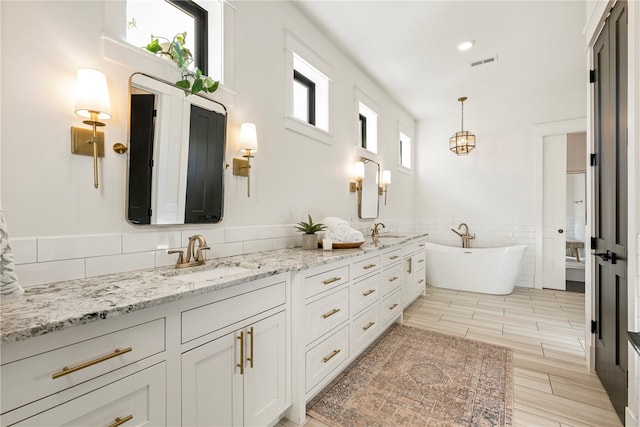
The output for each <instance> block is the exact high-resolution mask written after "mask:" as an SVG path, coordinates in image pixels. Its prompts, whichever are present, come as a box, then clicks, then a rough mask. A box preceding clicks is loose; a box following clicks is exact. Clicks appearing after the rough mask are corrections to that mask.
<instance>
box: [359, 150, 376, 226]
mask: <svg viewBox="0 0 640 427" xmlns="http://www.w3.org/2000/svg"><path fill="white" fill-rule="evenodd" d="M360 161H361V162H363V163H364V178H363V179H362V184H361V188H360V191H359V193H358V218H360V219H376V218H378V215H379V214H380V198H379V194H378V183H379V182H380V164H379V163H378V162H376V161H375V160H372V159H369V158H367V157H360Z"/></svg>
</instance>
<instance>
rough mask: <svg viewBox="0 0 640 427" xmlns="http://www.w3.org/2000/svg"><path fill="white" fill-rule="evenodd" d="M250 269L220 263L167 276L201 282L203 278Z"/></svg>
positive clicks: (220, 276)
mask: <svg viewBox="0 0 640 427" xmlns="http://www.w3.org/2000/svg"><path fill="white" fill-rule="evenodd" d="M250 270H251V269H250V268H246V267H239V266H236V265H221V266H218V267H214V268H210V269H208V270H202V271H195V272H193V273H183V274H177V275H171V276H169V277H171V278H172V279H177V280H181V281H183V282H201V281H203V280H215V279H222V278H224V277H229V276H234V275H236V274H241V273H246V272H248V271H250Z"/></svg>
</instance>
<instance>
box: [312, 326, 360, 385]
mask: <svg viewBox="0 0 640 427" xmlns="http://www.w3.org/2000/svg"><path fill="white" fill-rule="evenodd" d="M348 357H349V326H345V327H344V328H342V329H340V330H339V331H338V332H336V333H335V334H333V335H331V336H330V337H329V338H327V339H326V340H324V341H322V342H321V343H320V344H318V345H316V346H315V347H313V348H311V349H310V350H308V351H307V353H306V354H305V366H306V371H305V391H307V392H308V391H309V390H311V389H312V388H313V387H315V386H316V385H317V384H318V383H319V382H320V381H322V380H323V379H324V378H325V377H326V376H327V375H329V374H330V373H331V372H332V371H333V370H334V369H336V368H337V367H338V366H339V365H340V364H341V363H342V362H343V361H344V360H346V359H347V358H348Z"/></svg>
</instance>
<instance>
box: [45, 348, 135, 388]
mask: <svg viewBox="0 0 640 427" xmlns="http://www.w3.org/2000/svg"><path fill="white" fill-rule="evenodd" d="M131 350H132V348H131V347H127V348H125V349H122V350H120V349H119V348H116V349H115V351H114V352H113V353H110V354H107V355H106V356H102V357H98V358H97V359H93V360H90V361H88V362H84V363H81V364H79V365H76V366H72V367H71V368H69V367H67V366H65V367H64V368H62V370H61V371H59V372H56V373H55V374H53V375H51V378H53V379H54V380H55V379H56V378H60V377H64V376H65V375H69V374H70V373H72V372H76V371H79V370H81V369H84V368H88V367H89V366H93V365H96V364H98V363H101V362H104V361H107V360H109V359H113V358H114V357H118V356H121V355H123V354H125V353H129V352H130V351H131Z"/></svg>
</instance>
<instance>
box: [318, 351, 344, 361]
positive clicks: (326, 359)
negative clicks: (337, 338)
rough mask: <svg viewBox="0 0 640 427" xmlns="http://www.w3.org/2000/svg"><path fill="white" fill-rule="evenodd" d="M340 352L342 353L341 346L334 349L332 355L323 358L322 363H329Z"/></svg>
mask: <svg viewBox="0 0 640 427" xmlns="http://www.w3.org/2000/svg"><path fill="white" fill-rule="evenodd" d="M338 353H340V349H339V348H337V349H335V350H333V351H332V352H331V354H330V355H328V356H326V357H323V358H322V363H327V362H328V361H329V360H331V359H333V358H334V357H335V356H336V354H338Z"/></svg>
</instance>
